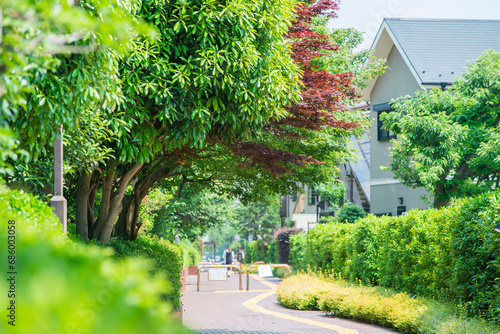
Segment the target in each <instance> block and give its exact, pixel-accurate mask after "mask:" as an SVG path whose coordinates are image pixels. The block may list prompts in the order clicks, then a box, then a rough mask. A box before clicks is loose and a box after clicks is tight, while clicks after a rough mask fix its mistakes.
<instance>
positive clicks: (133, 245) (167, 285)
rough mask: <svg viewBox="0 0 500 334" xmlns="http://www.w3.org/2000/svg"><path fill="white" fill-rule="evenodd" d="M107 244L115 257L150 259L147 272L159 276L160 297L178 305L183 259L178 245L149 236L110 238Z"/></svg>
mask: <svg viewBox="0 0 500 334" xmlns="http://www.w3.org/2000/svg"><path fill="white" fill-rule="evenodd" d="M109 246H110V247H112V248H113V249H114V250H115V252H116V253H115V257H117V258H122V259H128V258H131V257H132V258H135V257H140V258H146V259H150V260H151V261H152V267H151V269H150V270H149V274H150V276H152V277H159V278H161V281H162V285H163V289H164V291H165V292H164V293H163V294H162V295H161V299H162V300H164V301H166V302H167V303H168V304H169V305H171V306H172V307H173V308H178V307H179V306H180V297H181V295H180V294H181V291H180V290H181V285H182V284H181V281H180V279H181V270H182V268H183V259H182V257H181V251H180V249H179V247H178V246H176V245H174V244H172V243H170V242H169V241H166V240H162V239H159V238H155V237H150V236H144V235H141V236H139V237H138V238H137V239H136V240H135V241H128V240H121V239H114V240H113V239H112V240H111V241H110V243H109Z"/></svg>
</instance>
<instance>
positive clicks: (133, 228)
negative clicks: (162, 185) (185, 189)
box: [115, 164, 180, 241]
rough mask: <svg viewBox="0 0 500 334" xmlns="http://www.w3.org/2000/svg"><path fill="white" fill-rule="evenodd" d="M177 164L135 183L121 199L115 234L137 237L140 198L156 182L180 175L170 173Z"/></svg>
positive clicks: (125, 237)
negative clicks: (129, 193) (121, 205)
mask: <svg viewBox="0 0 500 334" xmlns="http://www.w3.org/2000/svg"><path fill="white" fill-rule="evenodd" d="M178 166H179V165H178V164H174V165H173V166H169V167H164V168H161V169H160V170H158V171H156V172H154V173H150V174H149V175H148V176H146V177H143V178H142V179H140V180H139V181H138V182H136V183H135V186H134V191H133V192H132V194H131V195H127V196H126V197H124V199H123V201H122V203H123V210H122V211H121V212H120V216H119V217H118V221H117V223H116V234H115V235H116V236H118V237H121V238H124V239H127V240H132V241H133V240H135V239H136V238H137V236H138V234H139V229H140V227H141V223H140V222H139V209H140V206H141V203H142V200H143V199H144V197H146V195H147V194H148V193H149V191H150V190H151V188H152V187H153V186H154V185H155V184H156V183H157V182H159V181H161V180H163V179H166V178H169V177H173V176H176V175H180V173H172V172H173V171H174V170H175V169H176V168H177V167H178Z"/></svg>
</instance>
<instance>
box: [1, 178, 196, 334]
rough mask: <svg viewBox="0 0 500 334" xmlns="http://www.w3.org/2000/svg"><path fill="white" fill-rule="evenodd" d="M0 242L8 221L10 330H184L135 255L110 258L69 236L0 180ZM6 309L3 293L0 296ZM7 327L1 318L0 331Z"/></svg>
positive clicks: (40, 205) (41, 206) (39, 206)
mask: <svg viewBox="0 0 500 334" xmlns="http://www.w3.org/2000/svg"><path fill="white" fill-rule="evenodd" d="M0 217H1V221H0V242H1V243H2V244H3V245H7V236H8V234H7V226H8V225H9V224H8V222H9V221H10V220H13V221H15V228H16V265H15V269H14V271H15V272H17V275H16V295H15V305H16V316H17V319H16V323H15V324H16V327H15V329H16V331H17V332H18V333H75V332H78V333H88V334H90V333H92V334H96V333H97V334H99V333H103V334H104V333H145V332H146V333H167V332H168V333H187V332H188V331H187V330H185V329H182V328H181V327H180V326H179V325H176V324H174V323H173V322H172V321H171V320H169V314H168V313H169V309H170V307H169V306H168V305H167V304H165V303H160V302H159V301H158V295H159V294H160V293H162V292H164V291H165V285H164V284H163V283H162V281H161V279H159V278H158V277H154V278H151V277H150V276H149V275H148V274H147V272H148V270H150V268H151V266H150V265H151V263H149V262H146V261H145V260H141V259H124V260H123V261H116V260H115V259H113V256H112V251H111V249H109V248H107V249H103V248H101V247H97V246H94V245H84V244H80V243H74V242H72V241H70V240H69V239H68V238H67V237H65V236H64V235H63V234H62V232H61V227H60V224H59V222H58V220H57V218H56V217H55V215H54V214H53V213H52V209H51V208H49V207H48V206H47V205H46V203H44V202H42V201H40V200H38V199H36V198H35V197H33V196H31V195H29V194H26V193H23V192H20V191H10V190H8V189H7V188H6V187H4V186H0ZM0 256H1V260H0V261H1V262H0V263H1V267H2V268H4V270H2V279H1V280H0V289H1V290H2V291H8V290H9V285H8V283H9V282H8V281H7V277H6V272H7V270H5V268H8V265H7V262H6V261H7V247H3V249H2V250H1V252H0ZM0 305H1V307H2V309H4V310H6V309H7V306H8V305H10V300H9V299H8V298H7V293H5V294H2V296H1V297H0ZM12 328H13V327H11V326H10V325H8V323H7V321H6V319H4V321H2V322H0V332H2V333H6V332H7V333H9V332H11V330H12Z"/></svg>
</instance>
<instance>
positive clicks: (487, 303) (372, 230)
mask: <svg viewBox="0 0 500 334" xmlns="http://www.w3.org/2000/svg"><path fill="white" fill-rule="evenodd" d="M499 196H500V195H499V194H498V193H497V192H495V193H491V194H484V195H481V196H478V197H474V198H468V199H463V200H459V201H456V202H454V203H453V205H452V206H450V207H449V208H445V209H441V210H435V209H432V210H425V211H416V210H414V211H410V212H409V213H408V214H407V215H404V216H399V217H375V216H368V217H366V218H364V219H360V220H358V221H357V222H355V223H353V224H341V223H331V224H322V225H319V226H316V227H315V228H313V229H312V230H311V231H309V232H308V233H307V234H305V236H301V235H299V236H294V237H293V238H291V246H290V249H291V250H292V253H291V255H290V258H291V260H290V261H291V263H292V265H293V266H294V268H297V269H303V268H305V267H307V265H309V266H310V267H312V268H317V269H321V270H323V271H331V270H333V271H334V272H335V273H338V274H341V275H342V277H344V278H346V279H348V280H351V281H355V280H361V281H363V282H366V283H371V284H378V285H382V286H385V287H391V288H394V289H396V290H397V291H404V292H407V293H409V294H411V295H419V296H424V297H432V298H436V297H438V298H445V299H448V300H451V301H454V302H457V303H463V305H465V308H466V309H467V311H468V312H469V313H470V314H476V315H477V314H479V313H481V312H482V313H484V312H486V313H487V314H488V316H490V317H491V318H492V319H494V320H495V321H496V322H500V304H499V301H500V298H499V297H500V295H499V293H500V281H499V280H498V276H499V274H500V265H499V264H500V236H499V235H498V233H496V232H494V230H493V228H494V227H495V226H496V225H498V224H499V223H500V220H499V218H500V217H499V214H498V212H500V199H499V198H500V197H499Z"/></svg>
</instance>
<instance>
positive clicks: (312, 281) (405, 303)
mask: <svg viewBox="0 0 500 334" xmlns="http://www.w3.org/2000/svg"><path fill="white" fill-rule="evenodd" d="M276 294H277V297H278V302H279V303H280V304H282V305H284V306H286V307H290V308H294V309H299V310H311V309H319V310H321V311H323V312H325V313H329V314H334V315H335V316H339V317H345V318H351V319H355V320H361V321H365V322H369V323H373V324H378V325H382V326H385V327H393V328H395V329H397V330H400V331H402V332H405V333H422V334H472V333H473V334H498V333H500V327H499V326H495V325H493V324H491V323H488V322H486V321H484V320H480V319H473V318H467V317H465V316H464V315H463V314H461V313H460V309H459V308H456V307H454V306H453V305H451V304H445V303H438V302H436V301H431V300H428V299H425V298H411V297H410V296H409V295H408V294H406V293H396V292H395V291H393V290H390V289H386V288H381V287H367V286H361V285H359V284H358V285H353V284H349V283H347V282H346V281H343V280H340V279H338V277H334V276H332V275H330V276H328V277H325V276H323V277H317V276H314V275H309V274H298V275H294V276H291V277H289V278H286V279H284V280H283V281H282V282H281V284H280V286H279V288H278V290H277V292H276Z"/></svg>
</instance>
